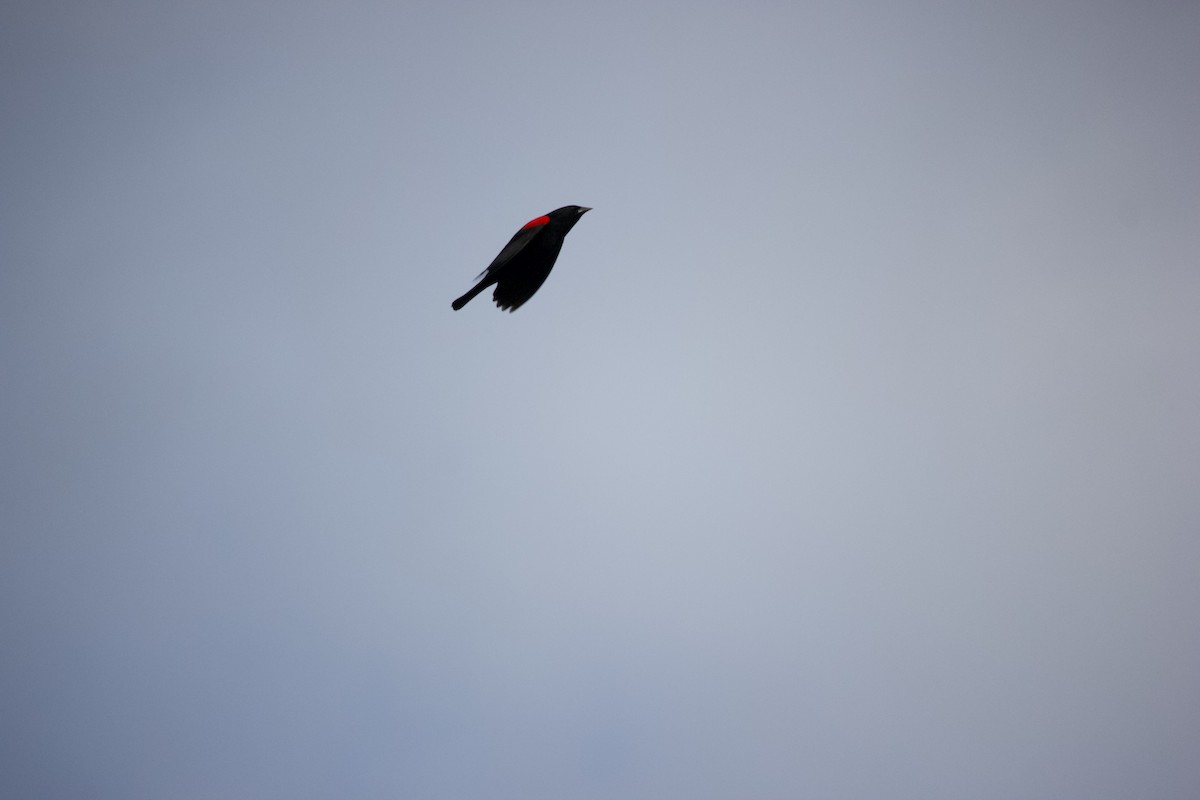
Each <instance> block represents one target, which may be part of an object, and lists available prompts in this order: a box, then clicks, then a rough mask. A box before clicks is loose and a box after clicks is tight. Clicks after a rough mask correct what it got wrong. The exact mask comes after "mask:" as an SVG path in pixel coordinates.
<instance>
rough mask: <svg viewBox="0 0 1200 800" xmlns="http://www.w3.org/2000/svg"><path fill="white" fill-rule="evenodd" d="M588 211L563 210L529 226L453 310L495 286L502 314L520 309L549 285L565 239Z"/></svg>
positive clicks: (498, 256)
mask: <svg viewBox="0 0 1200 800" xmlns="http://www.w3.org/2000/svg"><path fill="white" fill-rule="evenodd" d="M588 211H591V209H590V208H584V207H583V206H563V207H562V208H560V209H557V210H556V211H551V212H550V213H549V214H546V215H544V216H541V217H537V218H536V219H532V220H530V221H529V222H527V223H525V225H523V226H522V227H521V230H519V231H517V233H516V235H515V236H513V238H512V239H510V240H509V242H508V244H506V245H505V246H504V249H503V250H501V251H500V254H499V255H497V256H496V258H495V259H494V260H493V261H492V263H491V264H490V265H488V268H487V269H485V270H484V271H483V272H482V273H481V274H480V276H479V283H477V284H475V286H474V287H472V288H471V291H469V292H467V293H466V294H464V295H463V296H462V297H460V298H458V299H457V300H455V301H454V302H453V303H451V308H453V309H454V310H455V311H457V310H459V309H460V308H462V307H463V306H465V305H466V304H467V303H468V302H470V300H471V298H473V297H475V295H477V294H479V293H480V292H482V291H483V290H484V289H486V288H487V287H489V286H491V285H492V284H495V285H496V291H495V292H493V293H492V299H493V300H495V301H496V305H497V306H499V307H500V308H501V310H504V311H515V310H516V309H517V308H520V306H521V304H522V303H524V302H525V301H526V300H528V299H529V298H531V297H533V293H534V292H536V291H537V290H538V289H539V288H540V287H541V285H542V284H543V283H544V282H545V281H546V278H547V277H548V276H549V275H550V270H551V269H553V268H554V262H555V260H556V259H557V258H558V253H559V251H560V250H562V245H563V239H564V238H565V237H566V235H567V233H568V232H569V231H570V230H571V228H573V227H574V226H575V223H576V222H578V221H579V218H580V217H582V216H583V215H584V213H585V212H588Z"/></svg>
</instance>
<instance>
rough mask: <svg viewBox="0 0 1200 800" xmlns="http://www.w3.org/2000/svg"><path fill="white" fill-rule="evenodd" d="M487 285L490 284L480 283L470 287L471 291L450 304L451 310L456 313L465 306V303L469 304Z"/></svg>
mask: <svg viewBox="0 0 1200 800" xmlns="http://www.w3.org/2000/svg"><path fill="white" fill-rule="evenodd" d="M489 285H490V284H488V282H487V281H480V282H479V283H477V284H475V285H474V286H473V287H471V291H469V292H467V293H466V294H464V295H463V296H462V297H460V298H458V299H457V300H455V301H454V302H453V303H451V304H450V307H451V308H453V309H454V310H455V311H458V310H459V309H460V308H462V307H463V306H465V305H466V304H467V303H469V302H471V299H472V298H474V297H475V295H477V294H479V293H480V292H482V291H483V290H484V289H486V288H487V287H488V286H489Z"/></svg>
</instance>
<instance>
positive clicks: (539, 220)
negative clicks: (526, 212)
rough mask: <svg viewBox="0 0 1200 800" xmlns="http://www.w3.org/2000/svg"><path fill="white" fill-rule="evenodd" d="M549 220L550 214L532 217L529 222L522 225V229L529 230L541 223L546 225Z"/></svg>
mask: <svg viewBox="0 0 1200 800" xmlns="http://www.w3.org/2000/svg"><path fill="white" fill-rule="evenodd" d="M549 221H550V217H548V216H545V217H538V218H537V219H531V220H529V222H526V223H525V224H524V225H522V226H521V230H528V229H529V228H536V227H537V226H539V225H545V224H546V223H547V222H549Z"/></svg>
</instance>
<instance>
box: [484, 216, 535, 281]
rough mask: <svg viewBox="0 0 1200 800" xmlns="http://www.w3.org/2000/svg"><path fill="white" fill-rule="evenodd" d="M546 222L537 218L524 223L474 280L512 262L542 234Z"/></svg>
mask: <svg viewBox="0 0 1200 800" xmlns="http://www.w3.org/2000/svg"><path fill="white" fill-rule="evenodd" d="M546 222H547V220H546V218H545V217H538V218H537V219H535V220H533V221H532V222H529V223H526V225H525V227H523V228H521V230H519V231H517V233H516V235H515V236H513V237H512V238H511V239H509V240H508V244H506V245H504V249H503V250H501V251H500V253H499V255H497V256H496V257H495V258H494V259H492V263H491V264H488V266H487V269H485V270H484V271H483V272H481V273H479V274H478V275H477V276H476V277H475V280H479V279H480V278H482V277H483V276H484V275H487V274H488V273H489V272H491V271H492V270H497V269H500V267H503V266H504V265H505V264H507V263H508V262H509V261H512V259H513V256H515V255H516V254H517V253H519V252H521V251H522V250H523V249H524V248H525V245H527V244H529V243H530V242H532V241H533V240H534V238H535V237H537V235H538V234H539V233H541V232H542V230H543V229H544V228H545V227H546Z"/></svg>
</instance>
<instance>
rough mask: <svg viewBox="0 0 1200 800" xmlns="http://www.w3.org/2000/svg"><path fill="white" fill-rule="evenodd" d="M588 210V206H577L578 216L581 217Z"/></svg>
mask: <svg viewBox="0 0 1200 800" xmlns="http://www.w3.org/2000/svg"><path fill="white" fill-rule="evenodd" d="M589 211H591V209H590V208H584V207H583V206H580V207H579V216H581V217H582V216H583V215H584V214H586V213H587V212H589Z"/></svg>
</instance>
